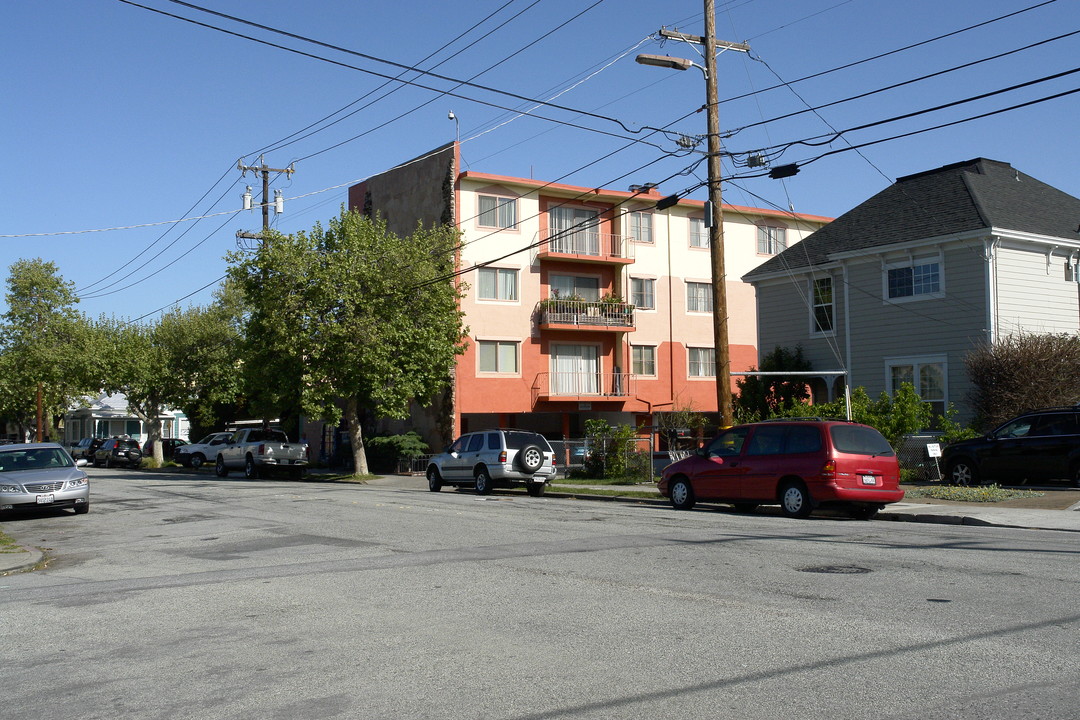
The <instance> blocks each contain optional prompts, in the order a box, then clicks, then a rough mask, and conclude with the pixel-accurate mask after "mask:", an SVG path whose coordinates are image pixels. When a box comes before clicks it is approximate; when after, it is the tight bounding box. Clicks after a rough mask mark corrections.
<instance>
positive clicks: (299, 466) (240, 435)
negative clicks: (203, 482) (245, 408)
mask: <svg viewBox="0 0 1080 720" xmlns="http://www.w3.org/2000/svg"><path fill="white" fill-rule="evenodd" d="M307 466H308V449H307V445H305V444H303V443H294V442H289V437H288V436H287V435H286V434H285V433H283V432H282V431H280V430H263V429H262V428H245V429H243V430H237V431H236V432H234V433H233V434H232V437H231V438H229V440H228V441H227V442H225V444H223V445H218V446H217V459H216V460H215V462H214V470H215V471H216V472H217V476H218V477H225V476H226V475H228V474H229V471H230V470H240V469H243V471H244V477H246V478H248V479H254V478H258V477H262V475H263V472H264V471H267V470H279V471H282V472H287V473H288V474H289V476H290V477H292V478H294V479H297V480H298V479H300V478H302V477H304V474H305V473H306V472H307Z"/></svg>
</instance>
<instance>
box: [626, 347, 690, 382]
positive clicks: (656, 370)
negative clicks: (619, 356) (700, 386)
mask: <svg viewBox="0 0 1080 720" xmlns="http://www.w3.org/2000/svg"><path fill="white" fill-rule="evenodd" d="M638 347H640V348H651V349H652V352H653V357H652V365H653V371H652V373H651V374H649V373H643V374H640V375H639V374H638V373H636V372H634V348H638ZM659 349H660V348H659V347H657V346H656V345H653V344H652V343H631V345H630V374H631V375H632V376H633V377H636V378H656V377H659V372H660V370H659V365H660V361H659V360H658V358H659V355H660V353H659V352H658V351H659ZM686 362H687V365H686V369H687V372H688V373H689V371H690V357H689V353H687V361H686Z"/></svg>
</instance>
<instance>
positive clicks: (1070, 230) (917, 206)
mask: <svg viewBox="0 0 1080 720" xmlns="http://www.w3.org/2000/svg"><path fill="white" fill-rule="evenodd" d="M990 228H997V229H998V230H1011V231H1017V232H1023V233H1032V234H1035V235H1044V236H1050V237H1060V238H1065V239H1068V240H1073V241H1080V232H1078V230H1080V199H1078V198H1075V197H1073V196H1072V195H1069V194H1068V193H1064V192H1062V191H1061V190H1058V189H1057V188H1054V187H1051V186H1050V185H1047V184H1046V183H1044V182H1040V181H1039V180H1036V179H1035V178H1033V177H1031V176H1030V175H1025V174H1024V173H1022V172H1020V171H1019V170H1016V169H1014V168H1013V167H1012V166H1011V165H1010V164H1009V163H1005V162H999V161H997V160H987V159H986V158H975V159H974V160H968V161H967V162H961V163H955V164H953V165H945V166H944V167H940V168H938V169H936V170H929V171H926V172H921V173H917V174H915V175H908V176H906V177H902V178H899V179H897V181H896V182H895V183H893V184H892V185H890V186H889V187H887V188H885V189H884V190H882V191H881V192H879V193H878V194H877V195H874V196H873V197H872V198H870V199H869V200H867V201H865V202H863V203H861V204H860V205H857V206H856V207H854V208H852V209H851V210H849V211H848V212H846V213H844V214H843V215H841V216H840V217H838V218H837V219H836V220H834V221H833V222H831V223H829V224H828V225H826V226H825V227H823V228H821V229H820V230H818V231H816V232H814V233H812V234H811V235H809V236H807V238H806V239H805V240H803V241H802V242H800V243H799V244H798V245H795V246H793V247H791V248H788V249H787V250H785V251H784V252H782V253H780V254H779V255H777V256H776V257H773V258H771V259H769V260H768V261H767V262H765V263H763V264H761V265H759V266H758V267H756V268H754V269H753V270H751V271H750V272H748V273H747V274H746V275H744V276H743V278H744V279H747V280H752V279H753V278H754V277H756V276H759V275H768V274H770V273H774V272H786V271H788V270H792V269H800V268H805V267H808V266H811V265H818V264H822V263H825V262H827V261H828V259H829V256H830V255H832V254H834V253H842V252H850V251H856V250H867V249H870V248H878V247H885V246H888V245H894V244H897V243H905V242H912V241H916V240H923V239H927V238H936V237H944V236H949V235H959V234H961V233H971V232H978V231H981V230H987V231H988V230H989V229H990Z"/></svg>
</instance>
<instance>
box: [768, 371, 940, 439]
mask: <svg viewBox="0 0 1080 720" xmlns="http://www.w3.org/2000/svg"><path fill="white" fill-rule="evenodd" d="M811 416H816V417H827V418H844V417H847V408H846V404H845V402H844V399H843V398H840V399H839V400H835V401H833V402H831V403H815V404H813V405H810V404H808V403H798V404H795V405H790V406H787V407H784V408H781V409H780V411H779V412H777V413H776V414H775V415H773V417H811ZM851 419H852V421H854V422H857V423H862V424H864V425H869V426H870V427H873V428H876V429H877V430H878V432H880V433H881V434H882V435H884V436H885V439H886V440H888V441H889V444H890V445H892V446H893V448H894V449H896V450H899V449H900V446H901V445H902V444H903V442H904V436H905V435H910V434H911V433H917V432H920V431H922V430H926V429H927V428H929V427H931V426H932V425H933V424H934V422H935V416H934V409H933V406H932V405H931V404H930V403H928V402H923V400H922V398H920V397H919V395H918V393H916V392H915V387H914V386H913V385H912V384H911V383H904V384H902V385H901V386H900V387H899V389H897V391H896V393H895V395H889V394H888V393H884V392H883V393H881V395H879V396H878V399H877V400H873V399H871V397H870V395H869V394H867V392H866V389H865V388H862V387H857V388H855V389H854V390H852V391H851Z"/></svg>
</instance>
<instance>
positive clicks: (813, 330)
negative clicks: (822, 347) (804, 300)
mask: <svg viewBox="0 0 1080 720" xmlns="http://www.w3.org/2000/svg"><path fill="white" fill-rule="evenodd" d="M825 278H829V279H830V280H831V281H832V330H824V331H821V330H818V329H817V318H816V317H815V315H814V309H815V308H816V307H817V294H816V293H815V292H814V283H816V282H817V281H818V280H824V279H825ZM809 280H810V296H809V297H810V336H811V337H836V278H834V277H833V276H832V275H822V276H821V277H813V276H811V277H810V278H809Z"/></svg>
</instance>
